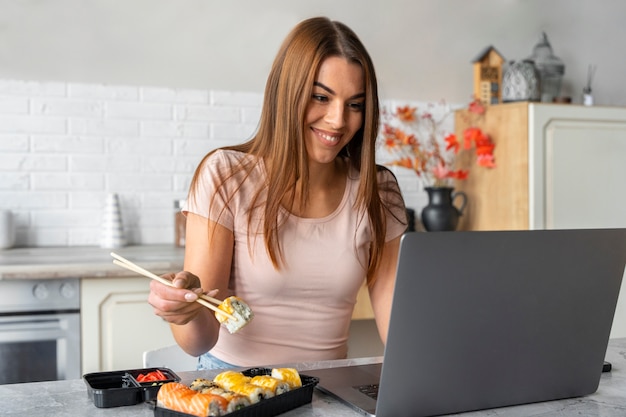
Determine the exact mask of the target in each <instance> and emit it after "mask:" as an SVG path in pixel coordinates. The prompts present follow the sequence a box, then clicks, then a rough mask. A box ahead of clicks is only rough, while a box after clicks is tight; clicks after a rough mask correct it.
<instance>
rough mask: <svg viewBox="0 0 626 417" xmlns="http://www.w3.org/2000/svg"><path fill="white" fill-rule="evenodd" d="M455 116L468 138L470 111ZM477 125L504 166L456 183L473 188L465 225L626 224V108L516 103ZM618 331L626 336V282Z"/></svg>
mask: <svg viewBox="0 0 626 417" xmlns="http://www.w3.org/2000/svg"><path fill="white" fill-rule="evenodd" d="M455 123H456V125H455V129H456V133H457V135H459V137H462V136H461V135H462V132H463V130H464V129H465V128H466V127H467V126H468V123H469V122H468V113H467V110H459V111H457V112H456V115H455ZM477 125H478V126H479V127H481V128H482V129H483V130H484V131H485V132H486V133H488V134H489V135H491V137H492V138H493V140H494V142H495V144H496V148H495V154H494V156H495V159H496V164H497V167H496V168H495V169H492V170H486V169H482V168H478V167H476V166H472V170H471V172H470V176H469V178H468V179H467V180H466V181H460V182H458V183H457V184H456V187H457V188H458V189H461V190H463V191H465V192H466V193H467V195H468V204H467V207H466V210H465V213H464V215H463V217H462V219H461V222H460V225H459V228H460V229H464V230H521V229H573V228H612V227H626V108H619V107H585V106H578V105H567V104H566V105H562V104H546V103H528V102H523V103H508V104H501V105H495V106H490V107H488V109H487V112H486V114H485V116H484V117H483V118H482V119H481V120H480V121H479V122H478V123H477ZM466 162H470V161H466ZM625 280H626V277H625ZM611 337H626V282H624V283H623V285H622V293H621V294H620V299H619V301H618V307H617V312H616V314H615V320H614V324H613V330H612V333H611Z"/></svg>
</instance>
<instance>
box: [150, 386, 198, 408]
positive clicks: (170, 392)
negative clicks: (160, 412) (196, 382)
mask: <svg viewBox="0 0 626 417" xmlns="http://www.w3.org/2000/svg"><path fill="white" fill-rule="evenodd" d="M195 393H196V391H194V390H192V389H191V388H189V387H188V386H187V385H184V384H181V383H180V382H168V383H166V384H163V385H161V388H159V391H158V393H157V405H158V406H159V407H162V408H169V409H170V410H179V409H181V408H183V407H184V405H183V402H184V398H185V397H186V396H189V395H195Z"/></svg>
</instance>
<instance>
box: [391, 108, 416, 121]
mask: <svg viewBox="0 0 626 417" xmlns="http://www.w3.org/2000/svg"><path fill="white" fill-rule="evenodd" d="M415 110H417V108H416V107H410V106H404V107H398V108H397V109H396V114H397V115H398V119H400V120H401V121H403V122H414V121H415Z"/></svg>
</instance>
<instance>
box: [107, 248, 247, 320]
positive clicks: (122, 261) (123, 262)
mask: <svg viewBox="0 0 626 417" xmlns="http://www.w3.org/2000/svg"><path fill="white" fill-rule="evenodd" d="M111 256H112V257H113V258H115V259H113V263H114V264H115V265H118V266H121V267H122V268H126V269H128V270H130V271H133V272H136V273H138V274H139V275H143V276H144V277H148V278H151V279H154V280H156V281H159V282H160V283H161V284H164V285H167V286H168V287H173V286H174V285H172V283H171V282H170V281H168V280H166V279H164V278H162V277H160V276H158V275H156V274H153V273H152V272H150V271H148V270H146V269H143V268H142V267H140V266H139V265H137V264H135V263H133V262H131V261H129V260H128V259H126V258H124V257H123V256H120V255H118V254H117V253H114V252H111ZM198 297H199V298H198V299H197V300H196V302H197V303H199V304H202V305H203V306H205V307H207V308H210V309H211V310H213V311H215V312H216V313H219V314H222V315H224V316H226V317H228V318H229V319H232V320H237V318H236V317H235V316H233V315H232V314H228V313H227V312H225V311H224V310H220V309H219V308H217V307H215V306H214V305H213V304H210V303H215V304H218V305H219V304H221V303H222V301H221V300H218V299H217V298H213V297H210V296H208V295H206V294H200V295H199V296H198Z"/></svg>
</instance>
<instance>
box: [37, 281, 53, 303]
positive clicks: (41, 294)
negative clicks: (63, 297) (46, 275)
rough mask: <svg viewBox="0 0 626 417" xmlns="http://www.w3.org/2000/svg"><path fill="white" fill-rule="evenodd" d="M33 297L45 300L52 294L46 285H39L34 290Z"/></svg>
mask: <svg viewBox="0 0 626 417" xmlns="http://www.w3.org/2000/svg"><path fill="white" fill-rule="evenodd" d="M33 295H34V296H35V298H36V299H38V300H45V299H46V298H48V295H50V292H49V291H48V287H47V286H46V284H37V285H35V287H34V288H33Z"/></svg>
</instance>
